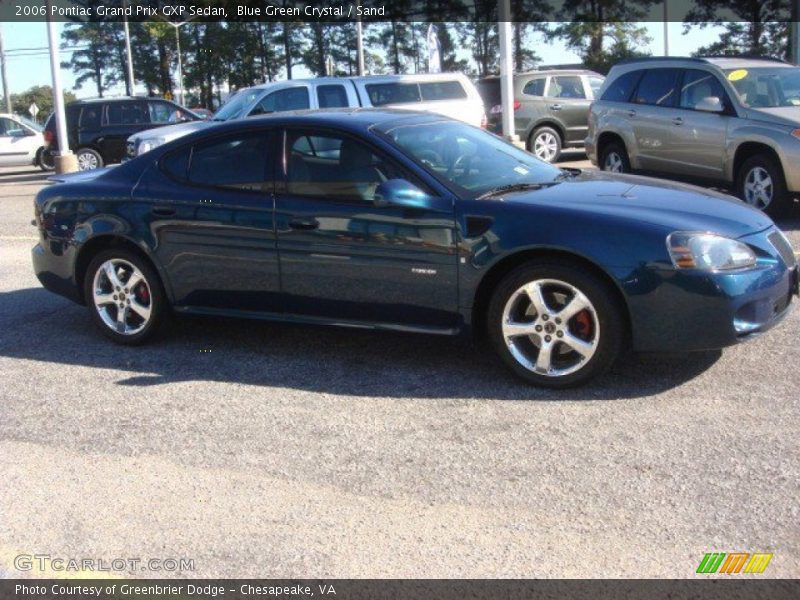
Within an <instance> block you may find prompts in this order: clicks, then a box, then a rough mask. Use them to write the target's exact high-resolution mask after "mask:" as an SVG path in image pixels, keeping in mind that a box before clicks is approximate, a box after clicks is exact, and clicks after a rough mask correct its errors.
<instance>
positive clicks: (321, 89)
mask: <svg viewBox="0 0 800 600" xmlns="http://www.w3.org/2000/svg"><path fill="white" fill-rule="evenodd" d="M317 103H318V104H319V107H320V108H345V107H347V106H349V105H350V103H349V102H348V101H347V90H345V89H344V86H343V85H338V84H334V85H320V86H317Z"/></svg>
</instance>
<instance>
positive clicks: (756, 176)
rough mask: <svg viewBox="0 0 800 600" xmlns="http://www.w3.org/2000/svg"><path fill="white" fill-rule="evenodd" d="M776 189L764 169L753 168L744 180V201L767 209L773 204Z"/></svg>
mask: <svg viewBox="0 0 800 600" xmlns="http://www.w3.org/2000/svg"><path fill="white" fill-rule="evenodd" d="M774 193H775V188H774V186H773V185H772V177H770V176H769V173H768V172H767V170H766V169H765V168H764V167H753V168H752V169H750V171H749V172H748V173H747V176H746V177H745V178H744V200H745V202H747V203H748V204H749V205H751V206H755V207H756V208H759V209H762V210H763V209H765V208H766V207H767V206H769V204H770V202H772V196H773V194H774Z"/></svg>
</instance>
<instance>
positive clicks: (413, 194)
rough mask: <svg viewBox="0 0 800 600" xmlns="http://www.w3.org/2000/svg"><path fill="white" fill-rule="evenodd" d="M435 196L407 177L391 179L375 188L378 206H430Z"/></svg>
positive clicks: (374, 198) (374, 199)
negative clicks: (406, 178)
mask: <svg viewBox="0 0 800 600" xmlns="http://www.w3.org/2000/svg"><path fill="white" fill-rule="evenodd" d="M432 200H433V198H432V197H431V196H429V195H428V194H426V193H425V192H423V191H422V190H421V189H419V188H418V187H417V186H415V185H414V184H413V183H411V182H410V181H407V180H405V179H389V180H388V181H384V182H383V183H381V184H380V185H379V186H378V187H377V188H376V189H375V195H374V197H373V201H374V202H375V205H376V206H389V205H397V206H407V207H409V208H430V206H431V201H432Z"/></svg>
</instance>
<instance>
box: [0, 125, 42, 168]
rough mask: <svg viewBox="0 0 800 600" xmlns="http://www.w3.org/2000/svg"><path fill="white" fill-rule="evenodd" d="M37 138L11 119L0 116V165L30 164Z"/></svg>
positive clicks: (34, 152)
mask: <svg viewBox="0 0 800 600" xmlns="http://www.w3.org/2000/svg"><path fill="white" fill-rule="evenodd" d="M39 139H40V136H38V137H37V136H35V135H31V134H30V133H29V130H26V129H25V128H23V127H22V125H20V124H19V123H17V122H16V121H14V120H13V119H9V118H6V117H0V166H6V167H10V166H20V165H29V164H32V163H33V157H34V155H35V154H36V150H37V148H36V146H37V143H38V140H39Z"/></svg>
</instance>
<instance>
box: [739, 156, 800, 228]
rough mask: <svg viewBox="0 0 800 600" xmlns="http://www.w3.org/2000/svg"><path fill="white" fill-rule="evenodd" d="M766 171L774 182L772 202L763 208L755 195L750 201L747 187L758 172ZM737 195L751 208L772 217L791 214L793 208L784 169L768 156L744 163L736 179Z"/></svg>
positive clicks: (749, 159)
mask: <svg viewBox="0 0 800 600" xmlns="http://www.w3.org/2000/svg"><path fill="white" fill-rule="evenodd" d="M759 170H761V171H762V172H763V171H766V172H767V173H768V174H769V178H770V180H771V182H772V185H771V186H770V187H771V188H772V189H771V200H770V201H769V202H768V203H767V205H766V206H762V205H761V202H758V201H757V199H756V198H755V197H753V194H752V193H751V198H750V199H749V200H748V197H747V196H748V194H747V192H746V189H745V186H746V185H748V178H750V177H751V176H755V175H756V173H758V171H759ZM736 195H737V196H738V197H739V198H741V199H742V200H744V201H745V202H746V203H747V204H749V205H750V206H753V207H755V208H758V209H759V210H762V211H764V212H765V213H766V214H767V215H769V216H770V217H773V218H775V217H780V216H783V215H785V214H786V213H787V212H789V209H790V207H791V206H792V198H791V197H790V195H789V193H788V192H787V190H786V179H785V178H784V176H783V169H782V168H781V166H780V165H779V164H778V162H777V161H776V160H775V159H774V158H773V157H771V156H770V155H768V154H756V155H755V156H751V157H750V158H748V159H747V160H745V161H744V163H742V167H741V169H739V172H738V173H737V178H736Z"/></svg>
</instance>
